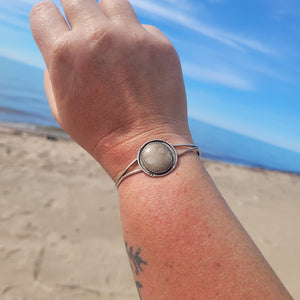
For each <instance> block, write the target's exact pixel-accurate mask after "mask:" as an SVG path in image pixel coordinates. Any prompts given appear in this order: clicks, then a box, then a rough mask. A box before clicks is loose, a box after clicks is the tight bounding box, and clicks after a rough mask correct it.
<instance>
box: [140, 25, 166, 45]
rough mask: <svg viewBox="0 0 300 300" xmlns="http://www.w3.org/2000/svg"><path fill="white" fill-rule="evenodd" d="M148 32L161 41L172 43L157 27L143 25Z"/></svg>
mask: <svg viewBox="0 0 300 300" xmlns="http://www.w3.org/2000/svg"><path fill="white" fill-rule="evenodd" d="M142 26H143V27H144V29H145V30H146V31H148V32H149V33H151V34H153V35H154V36H156V37H158V38H159V39H162V40H165V41H166V42H170V40H169V39H168V38H167V37H166V36H165V35H164V34H163V33H162V32H161V31H160V30H159V29H158V28H157V27H155V26H153V25H145V24H143V25H142Z"/></svg>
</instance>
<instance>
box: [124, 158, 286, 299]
mask: <svg viewBox="0 0 300 300" xmlns="http://www.w3.org/2000/svg"><path fill="white" fill-rule="evenodd" d="M119 195H120V209H121V218H122V226H123V233H124V240H125V242H126V245H127V251H129V249H130V247H133V248H132V250H133V254H134V253H135V252H136V251H137V250H138V249H139V248H140V249H141V251H140V252H139V256H140V258H141V259H142V260H143V261H144V262H147V264H145V263H143V262H142V263H141V267H142V270H140V269H139V268H137V269H136V267H135V265H134V258H132V257H130V256H131V255H129V258H130V263H131V266H132V267H133V271H134V278H135V280H136V281H137V282H139V283H138V284H137V287H140V288H139V291H140V294H141V296H142V297H143V299H146V300H148V299H155V300H157V299H197V300H199V299H290V296H289V294H288V292H287V291H286V290H285V288H284V287H283V285H282V284H281V283H280V281H279V279H278V278H277V277H276V275H275V274H274V272H273V271H272V270H271V268H270V267H269V265H268V263H267V262H266V261H265V260H264V258H263V257H262V255H261V254H260V252H259V251H258V249H257V248H256V246H255V245H254V244H253V242H252V241H251V239H250V238H249V237H248V235H247V233H246V232H245V231H244V230H243V228H242V227H241V225H240V224H239V222H238V221H237V219H236V218H235V216H234V215H233V214H232V212H231V210H230V209H229V207H228V206H227V204H226V203H225V201H224V200H223V198H222V196H221V195H220V194H219V192H218V190H217V189H216V187H215V186H214V184H213V182H212V181H211V179H210V178H209V175H208V174H207V173H206V171H205V169H204V167H203V166H202V164H201V162H200V160H199V158H198V157H197V155H195V154H194V153H189V154H185V155H184V156H182V157H180V160H179V165H178V166H177V168H176V169H175V170H174V172H172V173H171V174H169V175H168V176H165V177H162V178H151V177H149V176H146V175H145V174H143V173H141V174H136V175H133V176H130V177H128V178H127V179H126V180H124V182H123V183H122V184H121V185H120V189H119ZM141 286H142V287H141Z"/></svg>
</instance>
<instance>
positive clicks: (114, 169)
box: [91, 127, 193, 182]
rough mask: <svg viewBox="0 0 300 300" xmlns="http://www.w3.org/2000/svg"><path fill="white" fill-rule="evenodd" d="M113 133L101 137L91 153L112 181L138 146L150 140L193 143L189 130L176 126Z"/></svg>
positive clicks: (135, 156) (132, 158)
mask: <svg viewBox="0 0 300 300" xmlns="http://www.w3.org/2000/svg"><path fill="white" fill-rule="evenodd" d="M113 135H114V134H111V135H109V136H107V137H105V138H104V139H102V140H101V141H100V142H99V143H98V144H97V146H96V147H95V149H94V151H93V153H91V154H92V156H93V157H94V158H95V159H96V160H97V161H98V163H99V164H100V165H101V166H102V167H103V168H104V169H105V170H106V172H107V173H108V174H109V175H110V177H111V178H112V179H113V181H114V182H116V180H117V178H118V177H119V175H120V174H121V173H122V172H123V171H124V170H125V168H126V167H127V166H128V165H129V164H130V163H131V162H132V161H133V160H134V159H136V158H137V154H138V151H139V149H140V147H141V146H142V145H143V144H145V143H146V142H148V141H150V140H153V139H159V140H165V141H167V142H169V143H170V144H193V140H192V137H191V135H190V132H189V130H179V129H178V127H177V128H176V130H173V129H172V128H166V127H159V128H152V129H151V130H147V131H144V132H142V133H135V134H132V133H127V134H125V135H122V137H121V138H120V137H118V138H116V137H114V136H113Z"/></svg>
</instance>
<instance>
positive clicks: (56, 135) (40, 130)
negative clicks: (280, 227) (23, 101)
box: [0, 121, 300, 176]
mask: <svg viewBox="0 0 300 300" xmlns="http://www.w3.org/2000/svg"><path fill="white" fill-rule="evenodd" d="M2 133H7V134H15V135H20V134H29V135H33V136H42V137H46V138H47V139H49V140H51V139H52V140H59V139H63V140H69V141H72V138H71V137H70V136H69V135H68V134H67V133H65V132H64V130H63V129H62V128H60V127H54V126H43V125H36V124H28V123H17V122H3V121H0V134H2ZM201 160H202V161H204V162H208V163H209V162H217V163H224V164H230V165H231V164H232V165H235V166H239V167H245V168H249V169H252V170H254V171H255V170H257V171H258V172H259V171H262V172H263V171H270V172H279V173H285V174H294V175H299V176H300V172H299V173H298V172H289V171H285V170H279V169H270V168H264V167H263V166H260V165H250V164H247V163H246V162H240V161H230V160H226V159H218V158H216V159H214V158H207V157H203V156H202V157H201Z"/></svg>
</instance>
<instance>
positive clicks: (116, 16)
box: [100, 0, 140, 25]
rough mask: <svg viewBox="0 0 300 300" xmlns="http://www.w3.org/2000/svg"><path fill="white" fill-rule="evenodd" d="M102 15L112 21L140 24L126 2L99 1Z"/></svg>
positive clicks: (113, 0)
mask: <svg viewBox="0 0 300 300" xmlns="http://www.w3.org/2000/svg"><path fill="white" fill-rule="evenodd" d="M100 5H101V7H102V10H103V12H104V14H105V15H106V16H107V17H108V18H109V19H110V20H112V21H115V22H123V23H126V24H127V25H128V24H129V23H133V24H134V23H135V24H140V22H139V20H138V18H137V16H136V14H135V12H134V10H133V8H132V6H131V4H130V3H129V2H128V0H100Z"/></svg>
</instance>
